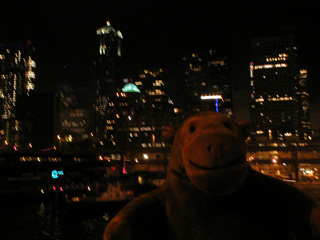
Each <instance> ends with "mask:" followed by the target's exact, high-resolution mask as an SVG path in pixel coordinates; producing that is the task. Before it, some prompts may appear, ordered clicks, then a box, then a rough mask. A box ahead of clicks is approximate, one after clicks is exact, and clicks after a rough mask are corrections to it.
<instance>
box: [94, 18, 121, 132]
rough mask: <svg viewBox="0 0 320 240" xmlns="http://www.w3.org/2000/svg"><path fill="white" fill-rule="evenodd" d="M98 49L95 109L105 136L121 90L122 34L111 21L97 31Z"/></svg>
mask: <svg viewBox="0 0 320 240" xmlns="http://www.w3.org/2000/svg"><path fill="white" fill-rule="evenodd" d="M96 33H97V36H98V49H97V50H98V51H97V58H96V62H95V64H96V81H95V110H96V121H97V126H98V132H99V135H100V137H105V132H106V129H105V127H106V121H107V120H108V116H113V115H114V111H113V109H114V108H113V107H112V104H113V99H114V98H115V94H116V93H117V92H119V91H120V88H121V81H120V69H119V67H120V58H121V40H122V34H121V32H120V31H119V30H115V29H114V28H113V27H112V26H111V24H110V22H109V21H107V22H106V25H105V26H104V27H102V28H99V29H98V30H97V31H96Z"/></svg>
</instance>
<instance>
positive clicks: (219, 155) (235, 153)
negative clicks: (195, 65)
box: [104, 112, 315, 240]
mask: <svg viewBox="0 0 320 240" xmlns="http://www.w3.org/2000/svg"><path fill="white" fill-rule="evenodd" d="M248 127H249V124H248V123H247V122H246V121H238V122H234V121H233V120H232V119H231V118H229V117H228V116H226V115H223V114H220V113H216V112H204V113H200V114H197V115H195V116H193V117H191V118H189V119H187V120H186V121H185V122H184V123H182V124H181V126H180V127H179V128H178V130H177V132H176V134H175V138H174V142H173V146H172V151H171V155H170V161H169V165H168V174H167V181H166V183H165V184H164V185H162V186H161V187H160V188H158V189H156V190H154V191H152V192H149V193H147V194H145V195H142V196H140V197H138V198H136V199H134V200H133V201H132V202H131V203H129V204H128V205H127V206H126V207H125V208H124V209H122V210H121V211H120V212H119V214H118V215H117V216H116V217H115V218H114V219H113V220H112V221H111V222H110V223H109V224H108V226H107V228H106V231H105V235H104V239H105V240H114V239H121V240H126V239H127V240H129V239H179V240H189V239H190V240H195V239H199V240H200V239H201V240H203V239H223V240H224V239H226V240H228V239H311V238H312V228H311V222H310V215H311V211H312V209H314V205H313V203H312V201H311V200H310V199H309V198H308V197H306V196H305V195H304V194H302V193H301V192H300V191H298V190H297V189H296V188H294V187H291V186H289V185H287V184H285V183H283V182H281V181H279V180H276V179H273V178H271V177H268V176H264V175H262V174H260V173H257V172H254V171H253V170H252V169H251V168H250V166H249V164H248V163H247V162H246V145H245V139H246V137H247V134H248ZM172 129H173V128H171V129H169V130H168V129H167V130H166V133H167V135H168V136H169V135H170V136H171V135H172ZM313 215H315V214H313Z"/></svg>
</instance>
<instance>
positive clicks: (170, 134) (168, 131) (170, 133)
mask: <svg viewBox="0 0 320 240" xmlns="http://www.w3.org/2000/svg"><path fill="white" fill-rule="evenodd" d="M177 130H178V126H175V125H169V126H165V127H163V129H162V138H163V139H164V140H166V141H167V142H169V143H173V139H174V135H175V134H176V132H177Z"/></svg>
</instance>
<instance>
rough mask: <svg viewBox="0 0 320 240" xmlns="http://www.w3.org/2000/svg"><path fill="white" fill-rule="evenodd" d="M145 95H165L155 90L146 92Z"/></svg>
mask: <svg viewBox="0 0 320 240" xmlns="http://www.w3.org/2000/svg"><path fill="white" fill-rule="evenodd" d="M147 94H148V95H150V96H155V95H164V94H165V93H164V92H163V91H162V90H160V89H155V90H149V91H147Z"/></svg>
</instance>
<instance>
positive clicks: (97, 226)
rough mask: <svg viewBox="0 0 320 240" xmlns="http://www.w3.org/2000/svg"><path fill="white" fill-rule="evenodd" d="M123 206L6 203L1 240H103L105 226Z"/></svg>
mask: <svg viewBox="0 0 320 240" xmlns="http://www.w3.org/2000/svg"><path fill="white" fill-rule="evenodd" d="M123 204H124V203H121V204H120V203H118V204H113V205H106V204H105V205H102V204H100V205H99V204H88V205H83V206H80V205H79V206H66V205H63V206H59V205H58V204H57V203H55V202H37V203H36V202H33V201H31V202H29V201H24V200H21V201H20V202H19V201H14V202H7V203H4V204H1V206H0V225H1V227H0V236H1V239H4V240H16V239H24V240H25V239H26V240H29V239H30V240H34V239H37V240H38V239H39V240H73V239H84V240H91V239H92V240H93V239H94V240H97V239H101V240H102V236H103V231H104V228H105V226H106V225H107V223H108V221H110V219H111V218H112V217H113V216H114V215H115V214H116V213H117V212H118V211H119V209H120V208H121V207H122V206H123Z"/></svg>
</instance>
